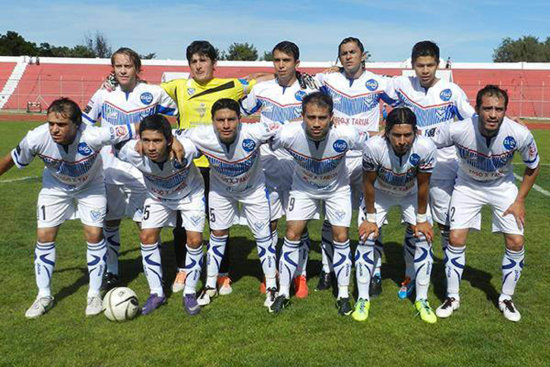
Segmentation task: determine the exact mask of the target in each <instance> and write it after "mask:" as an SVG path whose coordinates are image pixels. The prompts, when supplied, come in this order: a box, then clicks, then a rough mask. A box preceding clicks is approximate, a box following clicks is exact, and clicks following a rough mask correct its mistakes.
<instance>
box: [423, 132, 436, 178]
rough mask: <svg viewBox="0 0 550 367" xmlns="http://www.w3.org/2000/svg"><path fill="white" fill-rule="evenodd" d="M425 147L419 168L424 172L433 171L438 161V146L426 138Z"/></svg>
mask: <svg viewBox="0 0 550 367" xmlns="http://www.w3.org/2000/svg"><path fill="white" fill-rule="evenodd" d="M424 148H425V152H424V154H422V158H421V160H420V163H419V164H418V169H419V171H420V172H423V173H432V171H433V169H434V167H435V165H436V161H437V148H436V147H435V145H434V143H432V142H431V140H429V139H426V140H425V142H424Z"/></svg>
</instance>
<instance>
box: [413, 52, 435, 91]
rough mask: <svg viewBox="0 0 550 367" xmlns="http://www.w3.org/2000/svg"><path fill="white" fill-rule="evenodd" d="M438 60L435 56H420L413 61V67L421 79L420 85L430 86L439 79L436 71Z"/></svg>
mask: <svg viewBox="0 0 550 367" xmlns="http://www.w3.org/2000/svg"><path fill="white" fill-rule="evenodd" d="M437 66H438V63H437V60H436V59H435V57H433V56H419V57H417V58H416V60H415V61H414V63H413V69H414V72H415V73H416V76H417V77H418V79H419V80H420V85H421V86H423V87H424V88H430V87H431V86H432V85H434V84H435V82H436V81H437V79H436V77H435V72H436V71H437Z"/></svg>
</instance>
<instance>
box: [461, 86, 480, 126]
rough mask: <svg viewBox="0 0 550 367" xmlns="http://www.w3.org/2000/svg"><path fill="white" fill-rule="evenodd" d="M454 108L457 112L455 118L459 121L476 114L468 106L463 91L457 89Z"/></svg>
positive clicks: (468, 103)
mask: <svg viewBox="0 0 550 367" xmlns="http://www.w3.org/2000/svg"><path fill="white" fill-rule="evenodd" d="M456 108H457V112H458V116H457V117H458V119H459V120H465V119H469V118H471V117H472V116H473V115H474V114H475V113H476V111H475V110H474V108H473V107H472V106H471V105H470V102H468V97H467V96H466V93H464V91H463V90H462V89H460V88H458V98H457V100H456Z"/></svg>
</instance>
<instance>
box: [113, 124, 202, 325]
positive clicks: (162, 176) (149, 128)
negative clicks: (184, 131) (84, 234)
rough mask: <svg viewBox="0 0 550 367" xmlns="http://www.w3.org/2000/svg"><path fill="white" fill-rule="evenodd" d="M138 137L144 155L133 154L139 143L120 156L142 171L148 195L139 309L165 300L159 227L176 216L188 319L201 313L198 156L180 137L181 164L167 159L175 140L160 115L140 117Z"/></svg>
mask: <svg viewBox="0 0 550 367" xmlns="http://www.w3.org/2000/svg"><path fill="white" fill-rule="evenodd" d="M139 135H140V139H141V145H142V149H143V153H144V155H145V157H142V156H141V154H139V153H138V152H136V149H135V146H136V144H137V141H135V140H134V141H131V142H129V143H127V144H126V145H125V146H124V147H123V148H122V149H121V150H120V152H119V155H118V156H119V158H120V159H122V160H123V161H125V162H128V163H130V164H131V165H132V166H134V167H136V168H137V169H139V170H140V171H141V172H142V173H143V177H144V181H145V186H146V187H147V193H148V197H147V198H146V199H145V204H144V206H143V221H142V223H141V232H140V240H141V255H142V261H143V272H144V273H145V276H146V278H147V282H148V283H149V288H150V290H151V294H150V296H149V298H148V299H147V301H146V302H145V305H144V306H143V308H142V314H144V315H147V314H149V313H151V312H153V311H154V310H155V309H157V308H158V307H160V306H161V305H163V304H164V303H165V302H166V296H165V295H164V290H163V289H162V266H161V258H160V249H159V238H160V231H161V230H162V227H165V226H170V227H175V225H176V220H177V218H176V216H177V215H178V214H181V221H182V222H183V224H184V226H185V228H186V230H187V245H186V247H187V255H186V260H185V271H186V273H187V279H186V281H185V288H184V290H183V306H184V308H185V311H186V312H187V313H188V314H190V315H196V314H197V313H199V312H200V307H199V305H198V303H197V299H196V290H195V288H196V286H197V281H198V279H199V277H200V273H201V268H202V231H203V228H204V217H205V215H204V184H203V180H202V177H201V175H200V173H199V171H198V170H197V168H196V167H195V164H194V163H193V159H195V158H197V157H198V156H199V155H200V154H199V153H198V151H197V150H196V149H195V146H194V145H193V144H192V143H191V142H190V141H189V140H188V139H185V138H182V137H179V136H178V138H177V139H178V141H179V142H180V143H181V144H182V145H183V149H184V152H185V155H184V158H183V161H182V162H181V163H180V162H179V161H177V160H176V159H170V148H171V146H172V143H173V139H174V137H173V136H172V131H171V128H170V123H169V122H168V120H167V119H166V118H165V117H164V116H161V115H152V116H148V117H146V118H144V119H143V121H142V122H141V124H140V129H139Z"/></svg>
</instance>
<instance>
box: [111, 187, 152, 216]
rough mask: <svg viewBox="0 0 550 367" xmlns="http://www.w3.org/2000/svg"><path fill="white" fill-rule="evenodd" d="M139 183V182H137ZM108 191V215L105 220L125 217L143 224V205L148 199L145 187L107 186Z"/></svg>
mask: <svg viewBox="0 0 550 367" xmlns="http://www.w3.org/2000/svg"><path fill="white" fill-rule="evenodd" d="M136 183H137V182H136ZM105 190H106V191H107V215H106V216H105V220H108V221H109V220H117V219H122V218H124V217H128V218H131V219H132V220H133V221H134V222H141V216H142V215H143V212H142V210H143V204H144V202H145V198H147V189H146V188H145V186H141V185H140V186H137V185H136V186H124V185H114V184H108V183H106V184H105Z"/></svg>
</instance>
